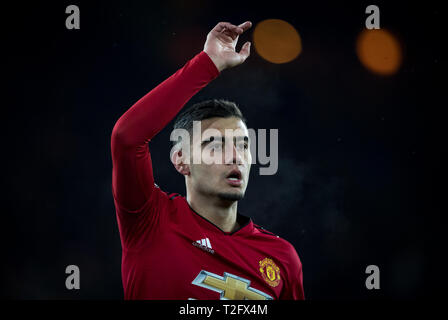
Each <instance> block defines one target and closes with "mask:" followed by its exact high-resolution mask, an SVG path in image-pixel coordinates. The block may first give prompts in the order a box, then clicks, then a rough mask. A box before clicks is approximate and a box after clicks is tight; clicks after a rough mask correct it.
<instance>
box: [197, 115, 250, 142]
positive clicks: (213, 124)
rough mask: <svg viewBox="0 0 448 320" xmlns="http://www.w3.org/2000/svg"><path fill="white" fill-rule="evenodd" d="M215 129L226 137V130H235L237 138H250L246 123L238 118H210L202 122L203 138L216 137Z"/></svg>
mask: <svg viewBox="0 0 448 320" xmlns="http://www.w3.org/2000/svg"><path fill="white" fill-rule="evenodd" d="M207 129H215V130H218V131H219V132H220V133H221V135H222V136H223V137H224V136H225V133H226V130H229V129H230V130H234V135H235V136H248V135H249V133H248V130H247V127H246V125H245V124H244V122H243V121H242V120H241V119H239V118H236V117H229V118H210V119H205V120H202V121H201V133H202V136H203V138H207V137H210V136H213V135H214V131H215V130H207Z"/></svg>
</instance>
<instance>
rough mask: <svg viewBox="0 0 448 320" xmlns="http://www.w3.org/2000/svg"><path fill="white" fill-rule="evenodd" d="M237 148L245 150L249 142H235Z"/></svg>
mask: <svg viewBox="0 0 448 320" xmlns="http://www.w3.org/2000/svg"><path fill="white" fill-rule="evenodd" d="M236 147H237V149H238V150H247V149H248V148H249V144H248V143H247V142H243V143H239V144H237V146H236Z"/></svg>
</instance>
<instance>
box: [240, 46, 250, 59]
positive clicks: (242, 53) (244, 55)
mask: <svg viewBox="0 0 448 320" xmlns="http://www.w3.org/2000/svg"><path fill="white" fill-rule="evenodd" d="M250 46H251V43H250V41H247V42H246V43H245V44H244V45H243V47H242V48H241V50H240V52H239V55H240V56H241V57H242V58H243V61H244V60H246V59H247V57H249V55H250Z"/></svg>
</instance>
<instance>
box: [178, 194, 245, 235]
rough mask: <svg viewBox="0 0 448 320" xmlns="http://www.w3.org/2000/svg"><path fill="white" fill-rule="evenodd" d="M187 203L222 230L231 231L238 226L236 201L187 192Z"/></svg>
mask: <svg viewBox="0 0 448 320" xmlns="http://www.w3.org/2000/svg"><path fill="white" fill-rule="evenodd" d="M187 202H188V204H189V205H190V206H191V207H192V208H193V209H194V211H196V212H197V213H198V214H200V215H201V216H202V217H204V218H205V219H207V220H209V221H210V222H212V223H213V224H214V225H216V226H217V227H219V228H220V229H221V230H222V231H224V232H233V231H235V230H237V229H238V228H239V224H238V222H237V221H236V215H237V207H238V201H225V200H221V199H217V198H212V197H210V196H208V197H207V196H203V195H200V194H191V193H188V194H187Z"/></svg>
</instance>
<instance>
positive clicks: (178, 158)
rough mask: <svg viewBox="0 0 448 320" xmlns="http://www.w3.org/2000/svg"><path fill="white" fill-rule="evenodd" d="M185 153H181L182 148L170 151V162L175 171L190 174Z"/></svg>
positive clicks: (185, 174)
mask: <svg viewBox="0 0 448 320" xmlns="http://www.w3.org/2000/svg"><path fill="white" fill-rule="evenodd" d="M185 157H187V155H186V154H183V153H182V149H178V150H175V151H173V152H172V153H171V163H172V164H173V165H174V168H176V170H177V172H179V173H180V174H182V175H184V176H189V175H190V165H189V164H187V163H186V159H185Z"/></svg>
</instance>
